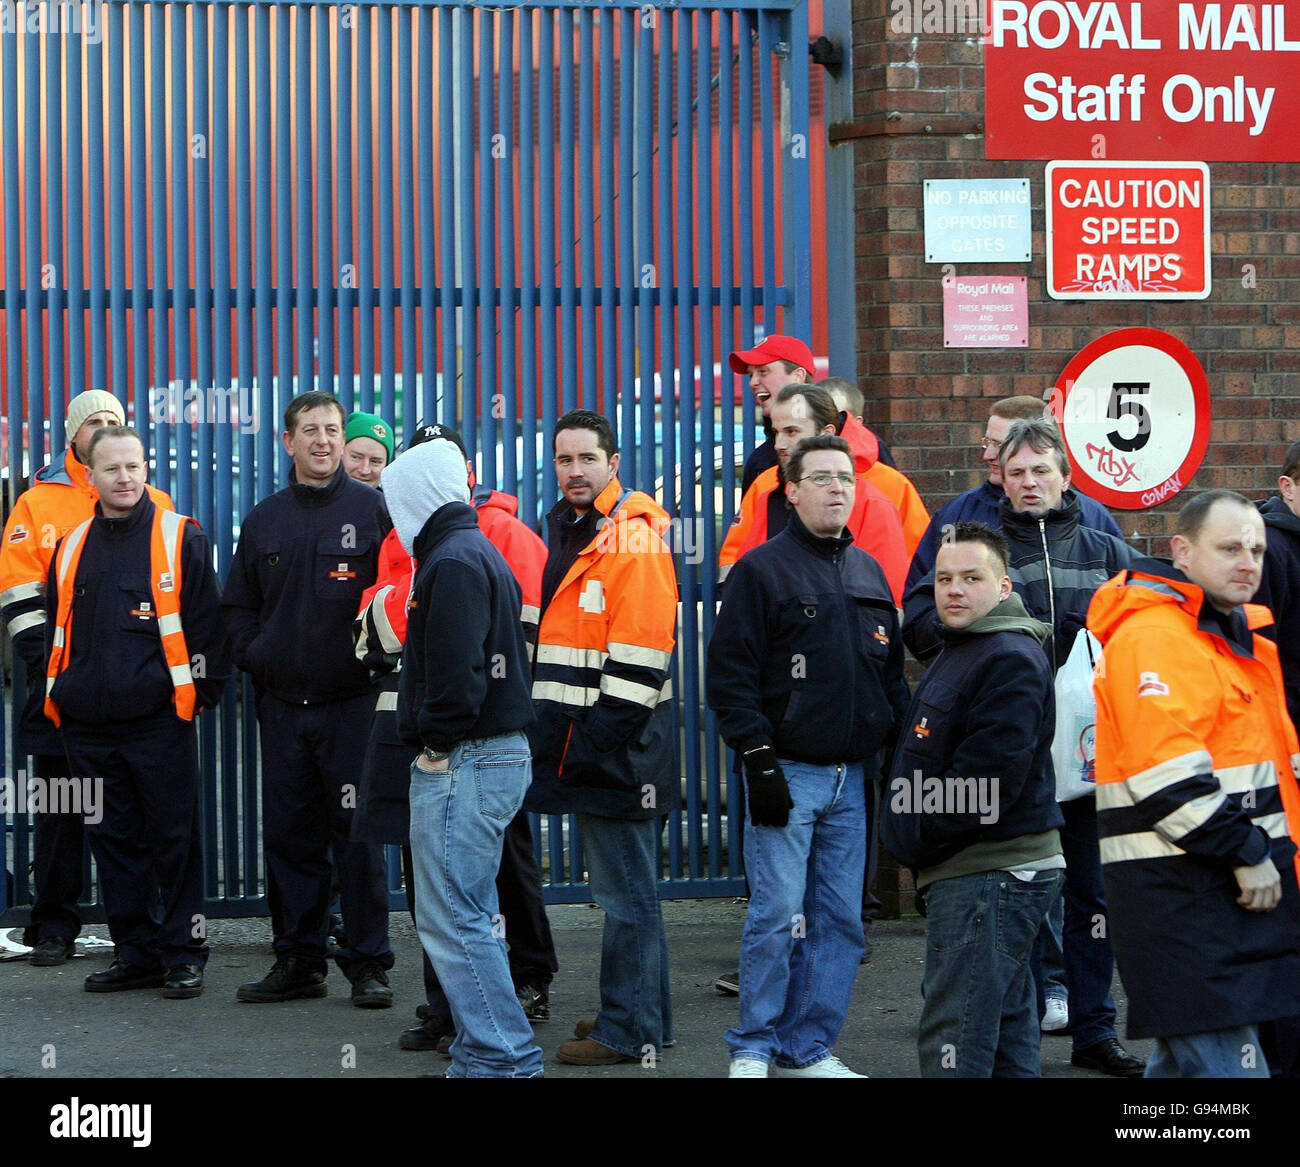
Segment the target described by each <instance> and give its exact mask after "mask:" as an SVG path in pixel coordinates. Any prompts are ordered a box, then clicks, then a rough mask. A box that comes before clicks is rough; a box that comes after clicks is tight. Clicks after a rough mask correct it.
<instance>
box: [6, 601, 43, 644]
mask: <svg viewBox="0 0 1300 1167" xmlns="http://www.w3.org/2000/svg"><path fill="white" fill-rule="evenodd" d="M44 623H45V609H44V608H42V609H40V610H39V611H37V612H24V613H23V614H22V615H21V616H15V617H14V618H13V619H12V620H10V621H9V638H10V639H11V640H12V639H13V638H14V637H15V636H17V635H18V633H20V632H26V631H27V629H29V628H35V627H36V626H37V625H38V624H44Z"/></svg>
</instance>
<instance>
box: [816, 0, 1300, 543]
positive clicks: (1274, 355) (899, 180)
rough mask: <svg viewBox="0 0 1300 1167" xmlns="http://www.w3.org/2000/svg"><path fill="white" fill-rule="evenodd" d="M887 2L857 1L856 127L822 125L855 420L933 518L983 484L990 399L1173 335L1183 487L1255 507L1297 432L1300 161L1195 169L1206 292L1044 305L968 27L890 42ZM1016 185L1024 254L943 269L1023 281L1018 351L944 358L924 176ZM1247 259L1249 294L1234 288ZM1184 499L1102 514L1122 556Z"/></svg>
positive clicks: (1035, 174)
mask: <svg viewBox="0 0 1300 1167" xmlns="http://www.w3.org/2000/svg"><path fill="white" fill-rule="evenodd" d="M901 3H902V0H897V3H896V4H895V5H894V7H892V8H891V3H890V0H858V2H857V3H856V4H855V6H854V7H855V20H854V49H853V81H854V95H855V96H854V120H853V122H852V123H851V124H850V125H841V126H833V127H831V136H832V138H833V139H839V140H845V139H851V140H852V141H853V143H854V150H855V162H856V186H857V195H858V198H857V224H856V237H855V240H854V244H855V253H856V256H857V297H858V300H857V302H858V329H857V331H858V379H859V382H860V384H861V385H862V388H863V392H864V393H865V394H866V395H867V398H868V402H869V404H868V411H869V412H868V422H869V423H870V424H871V425H872V426H873V427H874V428H876V429H878V430H879V431H880V432H881V433H882V434H883V435H884V436H885V437H886V438H887V439H888V440H889V442H890V443H891V445H892V446H893V449H894V451H895V454H896V455H897V457H898V462H899V465H900V467H902V468H903V469H904V470H905V471H906V472H907V473H908V474H909V475H910V476H911V478H912V480H913V482H915V483H916V486H917V489H918V490H919V491H920V492H921V495H922V496H923V497H924V499H925V501H926V504H927V505H928V506H929V507H930V509H931V510H932V511H933V510H934V509H936V508H937V507H938V506H939V505H941V504H942V503H943V502H945V501H946V500H947V499H949V498H951V497H952V496H953V495H954V494H957V493H959V492H960V491H962V490H966V489H967V488H969V487H972V486H976V485H978V484H979V482H980V481H981V478H982V472H981V471H980V470H979V469H978V451H977V450H976V448H975V442H976V441H977V439H978V438H979V437H980V435H981V434H982V432H983V425H984V421H985V419H986V418H987V416H988V406H989V404H990V403H991V401H992V400H994V399H996V398H998V397H1006V396H1010V395H1012V394H1019V393H1027V394H1032V395H1035V396H1039V395H1042V394H1043V392H1044V391H1045V390H1046V389H1048V388H1049V387H1050V386H1051V385H1053V384H1054V383H1055V381H1056V378H1057V376H1058V375H1059V374H1060V372H1061V371H1062V369H1064V367H1065V365H1066V363H1067V362H1068V360H1069V359H1070V358H1071V357H1072V356H1073V355H1074V354H1075V353H1076V352H1078V350H1079V349H1081V348H1082V347H1083V346H1084V345H1085V344H1087V343H1088V342H1089V341H1091V340H1094V339H1096V338H1097V337H1098V336H1100V335H1102V334H1104V333H1106V332H1108V331H1111V330H1112V329H1115V328H1121V327H1133V326H1138V325H1145V326H1149V327H1153V328H1161V329H1164V330H1166V331H1168V332H1170V333H1172V334H1173V335H1175V336H1177V337H1178V338H1179V339H1181V340H1182V341H1183V342H1184V343H1186V344H1187V345H1188V346H1189V347H1190V348H1191V349H1192V351H1193V352H1195V353H1196V355H1197V356H1198V357H1199V358H1200V360H1201V363H1202V364H1203V365H1204V366H1205V370H1206V373H1207V375H1208V377H1209V382H1210V393H1211V401H1212V408H1213V416H1214V422H1213V426H1212V429H1211V433H1210V447H1209V450H1208V451H1207V453H1206V456H1205V460H1204V462H1203V463H1202V465H1201V469H1200V471H1199V472H1198V473H1197V475H1196V477H1195V479H1194V480H1193V483H1192V486H1191V489H1193V490H1195V489H1207V488H1210V487H1217V486H1226V487H1230V488H1232V489H1235V490H1239V491H1241V492H1242V493H1244V494H1246V495H1247V497H1250V498H1262V497H1265V496H1266V495H1267V494H1268V493H1269V492H1270V490H1271V489H1272V488H1273V485H1274V483H1275V482H1276V478H1277V471H1278V467H1279V466H1280V465H1281V460H1282V455H1283V453H1284V452H1285V450H1286V447H1287V446H1288V445H1289V444H1290V442H1292V441H1295V440H1300V395H1298V394H1297V390H1296V377H1295V372H1296V370H1300V165H1296V164H1272V163H1254V164H1251V163H1233V164H1228V163H1212V164H1211V165H1210V186H1211V230H1212V232H1213V235H1212V241H1211V253H1212V271H1213V279H1214V284H1213V289H1212V291H1211V294H1210V297H1209V299H1208V300H1198V301H1182V302H1107V301H1061V300H1052V299H1050V298H1049V297H1048V295H1047V291H1046V281H1045V242H1044V236H1043V228H1044V215H1043V173H1044V166H1045V162H1020V161H1017V162H999V161H988V160H987V159H986V158H985V155H984V139H983V132H982V131H983V124H982V119H983V107H984V68H983V58H982V49H981V47H980V44H979V37H978V32H977V31H976V32H974V33H973V34H971V35H969V36H967V35H962V34H959V33H946V32H944V33H940V32H921V33H920V34H918V35H916V36H912V35H910V34H904V35H900V34H898V33H896V32H895V31H893V30H892V29H891V17H892V16H893V15H894V14H896V13H897V12H898V11H899V5H901ZM1191 161H1194V159H1192V160H1191ZM1022 177H1028V178H1029V180H1030V186H1031V198H1032V206H1033V222H1034V236H1033V260H1032V262H1030V263H1027V264H992V265H987V266H986V265H984V264H981V263H979V262H975V263H972V264H965V265H961V266H959V267H958V269H957V270H958V272H959V273H967V272H970V273H980V272H984V271H992V272H994V273H995V274H998V275H1024V276H1028V277H1029V283H1028V288H1029V317H1030V341H1029V347H1028V349H1022V350H1015V351H1010V350H1003V351H994V350H988V349H957V350H945V349H944V347H943V297H942V286H941V280H942V277H943V270H942V267H941V265H939V264H932V263H926V262H925V258H924V253H923V250H922V247H923V242H924V236H923V230H922V207H921V191H922V185H921V184H922V180H923V179H926V178H1022ZM1247 264H1251V265H1254V269H1255V273H1254V278H1255V280H1256V286H1255V287H1253V288H1250V287H1245V286H1243V284H1242V280H1243V273H1244V268H1245V265H1247ZM1187 497H1188V495H1187V494H1186V493H1184V494H1183V495H1181V496H1174V498H1173V499H1172V500H1171V501H1170V502H1168V503H1166V504H1164V505H1163V506H1161V507H1158V508H1155V509H1153V510H1148V511H1116V512H1113V513H1114V514H1115V517H1116V519H1117V520H1118V521H1119V523H1120V526H1121V528H1122V529H1123V531H1124V532H1125V534H1126V535H1127V534H1130V533H1132V532H1133V531H1134V530H1136V531H1137V532H1139V538H1138V539H1137V540H1136V541H1135V542H1134V545H1135V546H1136V547H1138V548H1139V549H1140V550H1142V551H1144V552H1146V553H1152V554H1158V555H1167V554H1168V542H1167V535H1168V533H1169V530H1170V528H1171V522H1172V516H1173V514H1174V513H1175V512H1176V511H1177V509H1178V506H1179V505H1180V503H1181V502H1182V501H1185V500H1186V498H1187Z"/></svg>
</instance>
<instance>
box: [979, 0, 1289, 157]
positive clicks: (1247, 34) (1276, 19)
mask: <svg viewBox="0 0 1300 1167" xmlns="http://www.w3.org/2000/svg"><path fill="white" fill-rule="evenodd" d="M970 2H971V3H974V2H975V0H970ZM981 4H982V8H983V12H982V17H983V29H982V32H983V34H984V35H983V37H982V39H983V41H984V106H985V121H986V125H987V130H986V134H985V151H986V153H987V156H988V157H989V158H1053V157H1054V158H1060V157H1074V158H1170V159H1177V158H1202V159H1205V160H1206V161H1211V162H1232V161H1240V162H1246V161H1266V162H1288V161H1295V160H1297V159H1300V135H1297V134H1296V132H1295V126H1296V125H1297V124H1298V123H1300V81H1297V79H1296V78H1297V66H1298V65H1300V56H1298V55H1297V54H1300V4H1297V3H1295V2H1294V0H1289V2H1285V3H1282V2H1279V3H1258V2H1256V3H1206V2H1205V0H1196V2H1195V3H1189V2H1187V0H1132V2H1117V0H981Z"/></svg>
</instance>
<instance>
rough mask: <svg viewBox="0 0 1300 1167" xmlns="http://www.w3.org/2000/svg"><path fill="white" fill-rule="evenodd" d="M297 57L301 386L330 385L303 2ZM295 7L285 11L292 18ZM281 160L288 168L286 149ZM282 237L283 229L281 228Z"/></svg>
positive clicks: (307, 16) (307, 13)
mask: <svg viewBox="0 0 1300 1167" xmlns="http://www.w3.org/2000/svg"><path fill="white" fill-rule="evenodd" d="M292 16H293V59H294V73H295V76H296V78H297V81H296V84H295V86H294V95H293V101H294V112H295V113H296V114H297V117H296V118H295V119H294V120H295V125H296V129H295V137H296V144H297V147H298V158H297V165H296V166H295V167H294V171H295V172H294V176H293V181H294V191H295V193H296V194H297V196H298V200H297V202H298V205H297V207H296V209H295V213H294V219H293V245H294V248H295V251H296V256H295V258H296V259H297V269H298V270H297V275H296V277H295V279H294V289H293V299H294V323H295V324H296V325H297V339H298V389H299V391H300V392H305V391H306V390H308V389H318V388H319V389H326V388H331V386H326V385H320V384H318V383H317V381H316V324H315V312H316V304H315V296H314V295H313V294H312V290H313V289H312V227H313V223H312V214H311V197H312V167H311V147H312V111H311V90H312V85H311V9H310V8H309V7H308V6H307V5H306V4H299V5H297V6H296V7H295V8H293V10H292ZM289 17H290V10H289V9H287V8H286V9H285V10H284V21H285V24H287V23H288V21H289ZM281 165H282V166H284V167H285V168H286V169H288V166H289V158H288V155H287V153H286V154H285V155H284V156H283V157H282V159H281ZM281 235H282V237H283V232H281Z"/></svg>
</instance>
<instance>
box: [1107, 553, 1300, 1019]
mask: <svg viewBox="0 0 1300 1167" xmlns="http://www.w3.org/2000/svg"><path fill="white" fill-rule="evenodd" d="M1148 562H1149V561H1148ZM1203 602H1204V593H1203V592H1202V590H1201V588H1199V587H1198V586H1197V585H1195V584H1194V583H1191V582H1190V581H1189V580H1187V579H1186V577H1185V576H1183V575H1182V573H1181V572H1176V571H1175V570H1174V569H1170V568H1165V567H1164V566H1163V565H1162V570H1156V569H1152V570H1144V569H1142V568H1132V569H1129V570H1126V571H1122V572H1120V573H1119V574H1118V575H1116V576H1114V577H1113V578H1112V579H1110V580H1109V581H1108V582H1106V583H1105V584H1103V585H1102V586H1101V587H1100V588H1098V589H1097V591H1096V593H1095V594H1094V595H1093V597H1092V601H1091V603H1090V605H1089V609H1088V627H1089V628H1090V629H1092V631H1093V632H1094V633H1095V634H1096V635H1097V637H1098V638H1099V639H1100V640H1101V642H1102V644H1103V645H1104V653H1103V656H1102V660H1101V662H1100V664H1099V665H1098V668H1097V671H1096V674H1095V677H1094V681H1093V690H1094V693H1095V694H1096V698H1097V722H1096V775H1097V829H1098V834H1099V836H1100V841H1101V861H1102V866H1103V872H1104V875H1105V880H1106V897H1107V903H1108V915H1109V920H1110V925H1111V929H1110V931H1111V938H1112V940H1113V942H1114V945H1115V952H1116V956H1117V958H1118V960H1119V969H1120V975H1121V976H1122V977H1123V979H1124V986H1125V988H1126V990H1127V991H1128V996H1129V1032H1130V1036H1132V1037H1149V1036H1155V1037H1163V1036H1171V1035H1175V1034H1183V1033H1194V1032H1200V1031H1203V1030H1209V1029H1224V1028H1229V1027H1232V1026H1236V1025H1244V1024H1253V1023H1255V1022H1257V1021H1267V1020H1271V1019H1273V1018H1277V1017H1283V1016H1292V1015H1295V1014H1296V1013H1297V1012H1298V1011H1300V1009H1298V1007H1300V889H1298V888H1297V882H1296V876H1297V871H1298V870H1300V865H1297V863H1296V859H1297V858H1300V856H1297V853H1296V850H1295V847H1294V841H1295V840H1296V839H1297V836H1298V834H1300V832H1298V830H1297V828H1298V827H1300V788H1298V787H1297V784H1296V768H1297V767H1298V766H1300V756H1298V755H1300V747H1298V746H1297V742H1296V733H1295V729H1294V727H1293V726H1292V724H1291V722H1290V719H1289V718H1288V716H1287V711H1286V704H1285V697H1284V693H1283V688H1282V676H1281V669H1280V667H1279V665H1278V655H1277V647H1276V646H1275V645H1274V644H1273V643H1272V642H1271V641H1269V640H1268V639H1266V638H1265V637H1263V636H1260V635H1259V634H1258V632H1257V631H1256V629H1258V628H1260V627H1264V626H1267V625H1269V624H1271V623H1272V622H1273V618H1272V614H1271V613H1270V612H1269V611H1268V609H1267V608H1265V607H1263V606H1261V605H1256V604H1247V605H1244V607H1243V609H1242V613H1244V620H1243V617H1242V614H1241V613H1238V614H1234V617H1233V619H1234V621H1237V622H1239V627H1240V643H1238V641H1237V639H1229V637H1228V636H1226V635H1225V633H1224V630H1223V628H1222V627H1221V626H1220V625H1219V624H1218V623H1217V621H1215V620H1213V619H1212V618H1211V617H1203V616H1202V615H1201V613H1202V605H1203ZM1247 645H1248V647H1246V646H1247ZM1266 858H1272V859H1273V861H1274V864H1275V866H1276V867H1277V868H1278V870H1279V872H1280V874H1281V877H1282V889H1283V893H1282V895H1283V899H1282V903H1281V904H1280V905H1279V906H1278V907H1277V908H1276V909H1274V911H1272V912H1267V913H1258V912H1248V911H1246V910H1245V909H1243V908H1241V907H1240V906H1239V905H1238V904H1237V903H1236V897H1237V895H1238V894H1239V893H1238V888H1237V883H1236V880H1235V878H1234V876H1233V869H1234V868H1237V867H1242V866H1254V865H1256V864H1258V863H1260V862H1262V861H1263V860H1264V859H1266Z"/></svg>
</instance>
